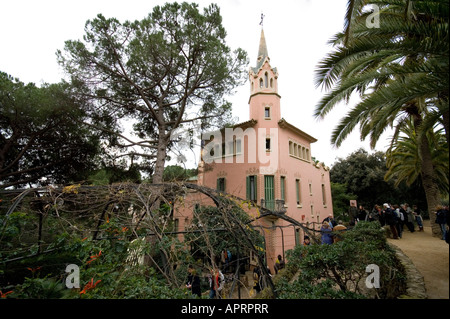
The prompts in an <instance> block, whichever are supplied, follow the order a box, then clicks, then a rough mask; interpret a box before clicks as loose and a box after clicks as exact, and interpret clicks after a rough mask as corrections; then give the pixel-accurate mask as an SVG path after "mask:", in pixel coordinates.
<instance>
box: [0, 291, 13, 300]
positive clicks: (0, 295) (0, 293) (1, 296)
mask: <svg viewBox="0 0 450 319" xmlns="http://www.w3.org/2000/svg"><path fill="white" fill-rule="evenodd" d="M12 293H13V291H12V290H11V291H8V292H5V293H3V292H2V291H1V290H0V298H6V296H7V295H9V294H12Z"/></svg>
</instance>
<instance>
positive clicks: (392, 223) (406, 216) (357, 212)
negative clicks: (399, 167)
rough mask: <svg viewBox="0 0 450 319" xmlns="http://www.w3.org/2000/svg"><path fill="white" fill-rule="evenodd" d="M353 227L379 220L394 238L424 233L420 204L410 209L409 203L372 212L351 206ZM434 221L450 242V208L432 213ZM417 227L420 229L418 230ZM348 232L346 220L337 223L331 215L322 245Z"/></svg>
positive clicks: (444, 207)
mask: <svg viewBox="0 0 450 319" xmlns="http://www.w3.org/2000/svg"><path fill="white" fill-rule="evenodd" d="M348 215H349V226H350V227H353V226H355V225H356V224H357V223H358V222H361V221H366V222H374V221H377V222H379V223H380V224H381V226H382V227H384V226H388V227H389V230H390V232H391V236H392V238H393V239H400V238H402V236H403V231H404V230H405V228H406V230H407V231H410V232H411V233H413V232H415V231H416V229H417V228H418V229H417V231H419V232H423V231H424V228H423V216H422V213H421V211H420V210H419V208H418V207H417V205H413V206H412V207H410V206H409V205H408V204H407V203H405V204H401V205H396V204H394V205H391V204H389V203H385V204H383V205H382V206H381V205H375V206H374V207H373V209H372V210H370V211H369V210H366V209H365V208H364V207H363V206H359V208H358V207H356V205H355V204H354V203H352V204H351V205H350V208H349V211H348ZM430 218H434V219H435V222H436V224H439V226H440V229H441V235H442V239H443V240H446V241H447V243H448V242H449V239H448V233H449V230H448V229H449V218H450V215H449V209H448V206H438V207H436V211H434V212H432V214H431V215H430ZM416 225H417V228H416ZM345 229H347V227H346V226H344V225H343V224H342V221H339V222H336V221H335V220H334V218H333V217H332V216H331V215H330V216H328V217H327V218H325V219H324V220H323V222H322V227H321V229H320V232H321V241H322V244H332V243H334V242H336V241H337V240H339V236H337V235H336V232H337V231H342V230H345Z"/></svg>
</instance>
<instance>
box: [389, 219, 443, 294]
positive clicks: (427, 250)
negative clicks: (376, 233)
mask: <svg viewBox="0 0 450 319" xmlns="http://www.w3.org/2000/svg"><path fill="white" fill-rule="evenodd" d="M424 222H425V223H424V231H423V232H419V231H418V230H416V231H415V232H414V233H411V232H410V231H409V230H408V229H407V228H406V227H405V228H404V229H405V230H404V231H403V236H402V238H401V239H398V240H396V239H388V242H389V243H390V244H392V245H395V246H397V247H398V248H399V249H400V250H402V251H403V253H404V254H405V255H406V256H408V258H409V259H411V261H412V262H413V264H414V266H415V267H416V268H417V270H418V271H419V272H420V273H421V274H422V276H423V278H424V283H425V289H426V293H427V296H428V299H449V245H448V244H447V243H446V242H445V241H444V240H442V239H440V238H438V237H433V236H432V235H431V227H430V223H429V221H427V220H425V221H424Z"/></svg>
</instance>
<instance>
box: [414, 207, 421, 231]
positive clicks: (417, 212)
mask: <svg viewBox="0 0 450 319" xmlns="http://www.w3.org/2000/svg"><path fill="white" fill-rule="evenodd" d="M412 213H413V215H414V218H415V219H416V223H417V226H419V231H423V218H422V215H421V214H420V210H419V208H418V207H417V205H413V210H412Z"/></svg>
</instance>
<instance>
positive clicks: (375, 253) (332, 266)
mask: <svg viewBox="0 0 450 319" xmlns="http://www.w3.org/2000/svg"><path fill="white" fill-rule="evenodd" d="M287 260H288V263H287V268H288V269H290V270H289V272H290V273H292V272H297V271H298V272H299V275H298V278H297V279H296V280H294V281H293V282H291V283H289V280H288V278H284V279H282V280H279V282H277V285H276V287H277V292H278V296H279V297H280V298H300V299H308V298H373V297H376V298H383V299H385V298H387V299H390V298H396V297H397V296H398V295H399V294H400V293H401V291H402V290H403V289H404V286H405V276H404V270H403V268H402V266H401V264H400V263H399V262H398V260H397V259H396V257H395V253H394V251H393V250H392V249H391V248H390V247H389V246H388V245H387V242H386V238H385V236H384V230H383V229H382V228H381V227H380V224H379V223H378V222H372V223H368V222H360V223H358V225H357V226H356V227H354V228H353V229H352V230H349V231H347V232H345V233H344V234H342V240H341V241H339V242H337V243H334V244H332V245H311V246H297V247H296V248H295V249H294V250H291V251H289V252H288V254H287ZM370 264H375V265H377V266H378V267H379V269H380V288H371V289H368V288H367V287H366V285H365V280H366V278H367V276H368V275H369V273H367V272H366V267H367V266H368V265H370Z"/></svg>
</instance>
